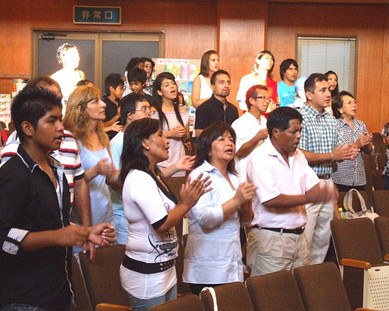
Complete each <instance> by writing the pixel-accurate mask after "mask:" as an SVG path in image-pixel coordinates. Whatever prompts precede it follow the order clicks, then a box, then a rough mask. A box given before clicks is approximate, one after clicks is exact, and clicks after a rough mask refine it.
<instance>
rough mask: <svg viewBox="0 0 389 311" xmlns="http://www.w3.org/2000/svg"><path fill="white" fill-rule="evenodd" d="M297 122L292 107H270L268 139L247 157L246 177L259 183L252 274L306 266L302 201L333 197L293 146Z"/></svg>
mask: <svg viewBox="0 0 389 311" xmlns="http://www.w3.org/2000/svg"><path fill="white" fill-rule="evenodd" d="M301 122H302V116H301V114H300V113H299V112H298V111H297V110H295V109H293V108H290V107H281V108H278V109H275V110H274V111H272V112H271V113H270V115H269V117H268V119H267V129H268V131H269V137H270V139H268V140H266V141H265V142H264V144H263V145H262V146H261V148H257V149H256V150H255V151H254V152H253V153H252V155H251V158H250V159H249V161H248V165H247V175H248V178H249V180H250V181H251V182H253V183H254V184H255V185H257V190H256V197H255V198H254V200H253V210H254V219H253V221H252V223H251V228H250V231H249V233H248V245H247V266H248V268H249V270H250V271H251V274H250V275H251V276H255V275H263V274H267V273H271V272H276V271H280V270H286V269H287V270H291V269H293V268H296V267H300V266H304V265H308V264H309V248H308V243H307V240H306V237H305V234H304V229H305V225H306V223H307V213H306V210H305V204H306V203H308V202H312V203H313V202H327V201H329V200H331V199H333V198H334V197H335V192H334V191H335V190H334V189H333V187H330V186H329V185H328V184H326V183H322V182H320V180H319V178H318V177H317V176H316V174H315V172H314V171H313V170H312V169H311V168H310V167H309V165H308V162H307V160H306V159H305V156H304V154H303V153H302V152H301V151H300V150H299V149H297V147H298V144H299V141H300V137H301Z"/></svg>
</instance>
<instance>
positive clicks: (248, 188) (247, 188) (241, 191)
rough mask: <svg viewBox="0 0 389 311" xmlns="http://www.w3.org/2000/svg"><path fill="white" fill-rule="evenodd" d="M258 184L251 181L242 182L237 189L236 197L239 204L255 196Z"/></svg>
mask: <svg viewBox="0 0 389 311" xmlns="http://www.w3.org/2000/svg"><path fill="white" fill-rule="evenodd" d="M256 189H257V186H256V185H254V184H253V183H250V182H245V183H241V184H240V185H239V187H238V189H236V193H235V198H236V199H237V201H238V202H239V204H243V203H244V202H246V201H248V200H252V199H253V198H254V197H255V190H256Z"/></svg>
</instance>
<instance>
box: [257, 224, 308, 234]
mask: <svg viewBox="0 0 389 311" xmlns="http://www.w3.org/2000/svg"><path fill="white" fill-rule="evenodd" d="M251 228H257V229H263V230H269V231H274V232H279V233H291V234H298V235H300V234H301V233H303V232H304V230H305V227H301V228H295V229H284V228H266V227H259V226H258V225H255V226H252V227H251Z"/></svg>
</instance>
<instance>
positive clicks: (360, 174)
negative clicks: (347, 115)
mask: <svg viewBox="0 0 389 311" xmlns="http://www.w3.org/2000/svg"><path fill="white" fill-rule="evenodd" d="M336 122H337V129H338V133H339V137H340V140H341V142H342V143H343V144H353V143H355V142H356V141H357V140H358V139H359V137H361V136H362V135H363V134H364V133H367V128H366V125H365V124H364V123H363V122H361V121H359V120H357V119H355V118H353V124H354V128H353V129H352V128H351V127H350V126H349V125H348V124H347V123H345V122H344V121H343V119H337V120H336ZM332 179H333V180H334V183H336V184H339V185H346V186H363V185H365V184H366V173H365V165H364V162H363V156H362V152H360V153H359V154H358V156H357V157H356V158H355V159H354V160H353V161H351V160H344V161H341V162H337V168H335V170H334V172H333V173H332Z"/></svg>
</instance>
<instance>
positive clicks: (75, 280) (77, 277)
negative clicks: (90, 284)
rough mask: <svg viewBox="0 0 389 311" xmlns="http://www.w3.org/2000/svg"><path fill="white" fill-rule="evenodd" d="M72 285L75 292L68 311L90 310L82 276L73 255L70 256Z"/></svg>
mask: <svg viewBox="0 0 389 311" xmlns="http://www.w3.org/2000/svg"><path fill="white" fill-rule="evenodd" d="M72 285H73V290H74V294H75V304H72V305H71V307H70V311H77V310H78V311H92V310H93V309H92V306H91V303H90V300H89V294H88V290H87V288H86V285H85V281H84V276H83V275H82V272H81V268H80V265H79V264H78V261H77V259H76V257H74V256H72Z"/></svg>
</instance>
